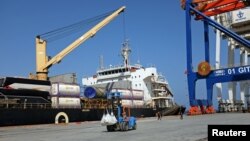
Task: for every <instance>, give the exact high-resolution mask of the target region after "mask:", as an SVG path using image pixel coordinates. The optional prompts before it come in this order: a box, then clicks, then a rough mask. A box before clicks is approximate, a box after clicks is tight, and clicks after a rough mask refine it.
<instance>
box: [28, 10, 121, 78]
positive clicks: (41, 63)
mask: <svg viewBox="0 0 250 141" xmlns="http://www.w3.org/2000/svg"><path fill="white" fill-rule="evenodd" d="M124 9H125V6H122V7H120V8H119V9H118V10H116V11H115V12H113V13H112V14H111V15H109V16H108V17H106V18H105V19H103V20H102V21H101V22H99V23H98V24H96V25H95V26H94V27H92V28H91V29H90V30H89V31H88V32H86V33H85V34H83V35H82V36H81V37H79V38H78V39H76V40H75V41H74V42H72V43H71V44H70V45H68V46H67V47H66V48H65V49H63V50H62V51H61V52H59V53H58V54H57V55H55V56H54V57H53V58H51V59H49V57H48V56H47V55H46V45H47V42H46V40H43V39H41V38H40V37H39V36H38V37H36V74H35V75H33V74H30V76H29V77H30V78H31V79H37V80H47V79H48V72H49V71H48V70H49V68H50V67H51V66H52V65H54V64H56V63H59V62H60V61H61V60H62V59H63V58H64V57H65V56H66V55H68V54H69V53H70V52H71V51H73V50H74V49H75V48H77V47H78V46H79V45H81V44H82V43H83V42H85V41H86V40H87V39H89V38H91V37H93V36H94V35H95V34H96V33H97V32H98V31H99V30H100V29H101V28H103V27H104V26H105V25H107V24H108V23H110V22H111V21H112V20H113V19H114V18H116V17H117V16H118V15H119V14H120V13H121V12H123V11H124Z"/></svg>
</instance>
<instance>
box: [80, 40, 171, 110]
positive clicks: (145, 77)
mask: <svg viewBox="0 0 250 141" xmlns="http://www.w3.org/2000/svg"><path fill="white" fill-rule="evenodd" d="M130 53H131V49H130V48H129V44H128V42H127V41H126V42H125V43H124V44H123V47H122V49H121V54H122V57H123V65H120V66H113V67H112V66H110V67H109V68H103V67H101V68H100V69H99V70H98V71H97V73H96V74H95V75H93V76H91V77H84V78H83V79H82V83H83V86H85V87H89V86H91V87H94V88H95V89H102V92H103V93H107V92H110V91H119V92H121V93H123V95H124V97H123V102H122V104H123V105H125V106H130V107H155V106H156V105H158V107H160V108H165V107H172V106H173V105H174V100H173V94H172V92H171V91H170V88H169V84H168V82H167V81H166V79H165V77H164V76H163V75H161V74H160V73H158V72H157V68H156V67H143V66H142V65H140V64H135V65H130V63H129V55H130ZM126 100H131V101H130V102H128V101H126Z"/></svg>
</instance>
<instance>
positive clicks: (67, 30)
mask: <svg viewBox="0 0 250 141" xmlns="http://www.w3.org/2000/svg"><path fill="white" fill-rule="evenodd" d="M114 11H115V10H113V11H110V12H107V13H104V14H101V15H98V16H95V17H93V18H89V19H85V20H82V21H79V22H77V23H74V24H71V25H68V26H65V27H61V28H58V29H55V30H52V31H49V32H46V33H43V34H40V35H38V37H39V38H42V39H44V40H46V41H47V42H52V41H55V40H58V39H62V38H64V37H67V36H69V35H72V34H74V33H77V32H80V31H82V30H83V29H84V28H85V27H86V26H88V25H92V24H95V23H97V22H98V21H101V20H102V19H104V18H106V17H107V16H109V15H110V14H111V13H113V12H114Z"/></svg>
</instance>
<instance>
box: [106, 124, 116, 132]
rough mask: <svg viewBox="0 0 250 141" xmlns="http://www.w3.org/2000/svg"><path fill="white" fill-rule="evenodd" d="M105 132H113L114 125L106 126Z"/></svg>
mask: <svg viewBox="0 0 250 141" xmlns="http://www.w3.org/2000/svg"><path fill="white" fill-rule="evenodd" d="M107 131H108V132H112V131H115V128H114V125H107Z"/></svg>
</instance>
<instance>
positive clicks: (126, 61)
mask: <svg viewBox="0 0 250 141" xmlns="http://www.w3.org/2000/svg"><path fill="white" fill-rule="evenodd" d="M122 46H123V47H122V50H121V53H122V57H123V63H124V66H125V67H126V68H127V67H128V66H129V54H130V53H131V49H130V48H129V43H128V40H126V41H125V42H124V43H123V44H122Z"/></svg>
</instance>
